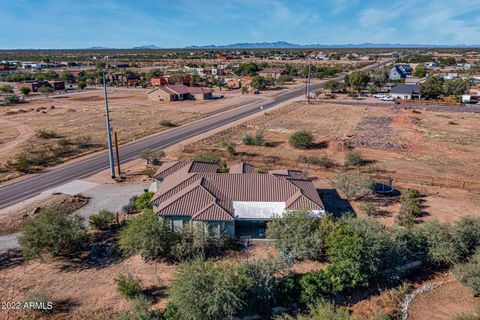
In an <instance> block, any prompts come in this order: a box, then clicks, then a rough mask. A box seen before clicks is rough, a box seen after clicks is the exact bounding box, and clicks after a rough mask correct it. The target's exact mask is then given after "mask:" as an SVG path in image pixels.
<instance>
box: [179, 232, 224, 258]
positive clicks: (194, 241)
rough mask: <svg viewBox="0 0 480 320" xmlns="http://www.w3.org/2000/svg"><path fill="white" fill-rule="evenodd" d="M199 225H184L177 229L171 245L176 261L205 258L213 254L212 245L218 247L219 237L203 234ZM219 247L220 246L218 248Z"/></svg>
mask: <svg viewBox="0 0 480 320" xmlns="http://www.w3.org/2000/svg"><path fill="white" fill-rule="evenodd" d="M204 230H205V229H204V228H203V225H202V226H201V227H198V228H197V227H194V226H184V227H183V228H182V229H181V230H179V231H177V241H176V242H175V243H174V244H173V246H172V249H171V250H172V257H173V258H174V259H175V260H176V261H184V260H191V259H193V258H195V257H202V258H205V257H207V256H209V255H210V254H213V252H211V251H214V247H215V246H216V245H218V248H219V247H220V241H221V240H220V239H217V238H210V237H207V236H206V235H205V232H204ZM219 249H220V248H219Z"/></svg>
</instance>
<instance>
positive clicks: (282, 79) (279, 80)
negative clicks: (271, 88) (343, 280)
mask: <svg viewBox="0 0 480 320" xmlns="http://www.w3.org/2000/svg"><path fill="white" fill-rule="evenodd" d="M292 81H293V77H292V76H291V75H288V74H282V75H281V76H279V77H278V78H277V79H276V80H275V82H276V83H277V84H280V85H282V84H285V83H286V82H292Z"/></svg>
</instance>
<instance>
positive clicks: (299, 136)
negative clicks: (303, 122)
mask: <svg viewBox="0 0 480 320" xmlns="http://www.w3.org/2000/svg"><path fill="white" fill-rule="evenodd" d="M314 142H315V139H314V137H313V134H312V133H311V132H309V131H306V130H301V131H297V132H294V133H293V134H291V135H290V137H288V143H289V144H290V145H291V146H292V147H294V148H297V149H310V148H311V147H313V144H314Z"/></svg>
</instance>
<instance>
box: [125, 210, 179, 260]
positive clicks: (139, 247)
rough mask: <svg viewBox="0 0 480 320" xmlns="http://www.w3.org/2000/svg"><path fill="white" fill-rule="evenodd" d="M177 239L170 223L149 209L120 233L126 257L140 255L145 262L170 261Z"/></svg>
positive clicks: (129, 222)
mask: <svg viewBox="0 0 480 320" xmlns="http://www.w3.org/2000/svg"><path fill="white" fill-rule="evenodd" d="M176 237H177V236H176V234H175V233H174V232H173V231H172V229H171V227H170V222H169V221H167V220H165V219H163V218H161V217H159V216H157V215H156V214H155V213H154V212H153V210H151V209H147V210H144V211H143V212H142V213H141V214H140V215H139V216H138V217H136V218H135V219H133V220H131V221H128V223H127V225H126V226H125V227H124V228H123V229H122V230H121V231H120V240H119V245H120V249H121V250H122V252H123V253H124V254H126V255H131V254H135V253H139V254H140V255H141V256H142V257H143V258H144V259H145V260H156V259H162V258H167V259H168V258H169V257H170V256H171V248H172V246H173V244H174V243H175V241H176Z"/></svg>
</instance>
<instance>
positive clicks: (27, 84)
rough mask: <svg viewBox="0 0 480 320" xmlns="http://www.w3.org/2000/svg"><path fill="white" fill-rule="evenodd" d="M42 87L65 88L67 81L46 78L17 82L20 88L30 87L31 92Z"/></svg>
mask: <svg viewBox="0 0 480 320" xmlns="http://www.w3.org/2000/svg"><path fill="white" fill-rule="evenodd" d="M41 87H49V88H52V89H54V90H65V82H64V81H46V80H38V81H24V82H17V89H18V90H20V89H21V88H28V89H30V91H31V92H37V91H38V89H40V88H41Z"/></svg>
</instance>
